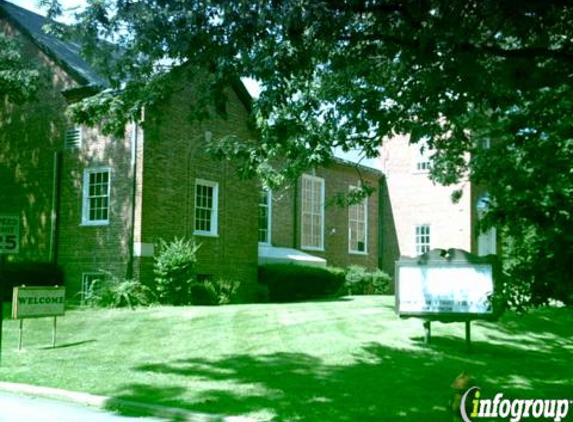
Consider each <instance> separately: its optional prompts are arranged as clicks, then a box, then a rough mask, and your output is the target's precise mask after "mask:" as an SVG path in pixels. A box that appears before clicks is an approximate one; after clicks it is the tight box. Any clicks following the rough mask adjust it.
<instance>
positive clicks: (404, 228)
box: [379, 136, 474, 273]
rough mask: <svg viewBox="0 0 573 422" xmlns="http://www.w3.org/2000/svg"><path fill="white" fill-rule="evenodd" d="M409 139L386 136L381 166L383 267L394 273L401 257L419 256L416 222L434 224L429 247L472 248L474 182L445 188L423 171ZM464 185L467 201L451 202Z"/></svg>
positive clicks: (417, 153)
mask: <svg viewBox="0 0 573 422" xmlns="http://www.w3.org/2000/svg"><path fill="white" fill-rule="evenodd" d="M408 141H409V138H408V137H406V136H397V137H395V138H392V139H388V140H385V141H384V143H383V145H382V148H381V154H380V158H379V160H380V167H381V169H382V171H383V172H384V174H385V175H386V186H385V188H384V194H383V198H382V199H383V207H382V208H383V214H382V218H383V220H382V221H383V225H384V228H383V243H384V246H383V250H384V253H383V262H384V264H383V269H384V270H385V271H388V272H390V273H393V272H394V261H395V260H396V259H398V258H399V256H400V255H408V256H415V255H416V241H415V240H416V232H415V227H416V226H417V225H424V224H428V225H430V230H431V232H430V233H431V240H430V247H431V248H432V249H434V248H442V249H449V248H459V249H464V250H467V251H472V250H473V247H472V243H473V242H472V238H473V236H474V234H473V224H472V221H473V220H472V218H473V213H472V206H471V204H472V192H471V189H470V185H469V183H467V184H463V185H455V186H449V187H445V186H441V185H437V184H435V183H433V182H432V181H431V180H430V179H429V178H428V173H427V172H424V171H419V170H418V169H417V167H416V162H417V160H418V157H419V146H410V145H409V143H408ZM457 189H462V191H463V195H462V199H461V200H460V201H459V202H458V203H457V204H454V203H452V200H451V194H452V192H453V191H454V190H457Z"/></svg>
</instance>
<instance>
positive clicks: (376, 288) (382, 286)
mask: <svg viewBox="0 0 573 422" xmlns="http://www.w3.org/2000/svg"><path fill="white" fill-rule="evenodd" d="M391 281H392V279H391V277H390V276H389V275H388V274H386V273H385V272H384V271H380V270H376V271H372V272H368V271H366V269H365V268H364V267H360V266H358V265H351V266H350V267H348V269H347V271H346V281H345V283H344V288H343V291H344V293H345V294H348V295H382V294H388V293H389V292H390V283H391Z"/></svg>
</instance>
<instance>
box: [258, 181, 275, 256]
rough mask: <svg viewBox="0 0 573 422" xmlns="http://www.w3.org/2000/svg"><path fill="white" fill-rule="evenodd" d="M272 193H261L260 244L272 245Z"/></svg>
mask: <svg viewBox="0 0 573 422" xmlns="http://www.w3.org/2000/svg"><path fill="white" fill-rule="evenodd" d="M271 200H272V193H271V191H270V190H268V189H261V191H260V193H259V243H262V244H265V245H270V244H271V222H272V206H271Z"/></svg>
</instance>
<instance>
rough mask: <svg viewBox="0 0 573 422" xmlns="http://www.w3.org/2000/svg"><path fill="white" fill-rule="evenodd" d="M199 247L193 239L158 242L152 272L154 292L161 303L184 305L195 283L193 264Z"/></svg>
mask: <svg viewBox="0 0 573 422" xmlns="http://www.w3.org/2000/svg"><path fill="white" fill-rule="evenodd" d="M199 247H200V245H198V244H197V243H195V241H194V240H193V239H187V240H186V239H182V238H175V239H174V240H172V241H170V242H166V241H165V240H163V239H160V240H159V244H158V247H157V254H156V256H155V262H154V267H153V272H154V273H155V283H154V286H153V287H154V290H155V292H156V294H157V297H158V299H159V301H160V302H161V303H166V304H171V305H186V304H188V303H190V301H191V286H192V285H193V283H195V279H196V276H195V263H196V261H197V257H196V254H197V250H198V249H199Z"/></svg>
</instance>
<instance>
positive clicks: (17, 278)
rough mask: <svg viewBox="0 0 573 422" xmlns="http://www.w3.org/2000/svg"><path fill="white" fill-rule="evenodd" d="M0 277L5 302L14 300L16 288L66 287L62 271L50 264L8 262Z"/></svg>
mask: <svg viewBox="0 0 573 422" xmlns="http://www.w3.org/2000/svg"><path fill="white" fill-rule="evenodd" d="M0 277H2V280H0V283H2V284H1V285H2V286H3V291H4V300H5V301H11V300H12V288H13V287H16V286H22V285H26V286H63V285H64V273H63V271H62V269H61V268H60V267H59V266H58V265H56V264H52V263H48V262H8V263H6V264H5V265H4V268H3V269H2V273H1V274H0ZM0 299H1V298H0Z"/></svg>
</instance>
